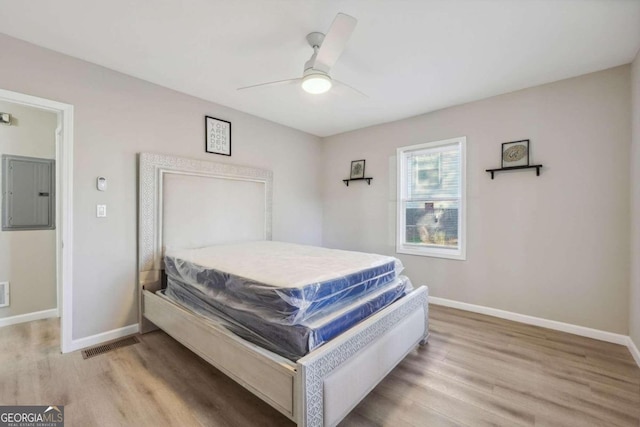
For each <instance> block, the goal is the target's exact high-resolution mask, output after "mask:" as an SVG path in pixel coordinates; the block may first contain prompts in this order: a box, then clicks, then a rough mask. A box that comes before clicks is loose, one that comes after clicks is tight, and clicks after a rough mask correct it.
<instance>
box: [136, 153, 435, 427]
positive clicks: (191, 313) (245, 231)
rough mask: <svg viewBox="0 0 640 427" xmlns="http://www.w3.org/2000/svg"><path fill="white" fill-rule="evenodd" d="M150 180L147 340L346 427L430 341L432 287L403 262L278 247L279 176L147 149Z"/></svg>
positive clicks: (290, 409)
mask: <svg viewBox="0 0 640 427" xmlns="http://www.w3.org/2000/svg"><path fill="white" fill-rule="evenodd" d="M139 175H140V176H139V183H140V188H139V198H140V202H139V244H138V247H139V285H140V299H139V301H140V328H141V332H143V333H144V332H148V331H151V330H154V329H156V328H160V329H162V330H164V331H165V332H166V333H168V334H169V335H171V336H172V337H174V338H175V339H176V340H178V341H179V342H181V343H182V344H183V345H185V346H186V347H188V348H189V349H191V350H192V351H194V352H195V353H196V354H198V355H199V356H201V357H202V358H204V359H205V360H207V361H208V362H209V363H211V364H212V365H214V366H215V367H217V368H218V369H220V370H221V371H222V372H224V373H226V374H227V375H229V376H230V377H231V378H233V379H234V380H235V381H237V382H238V383H239V384H241V385H243V386H244V387H245V388H247V389H248V390H249V391H251V392H252V393H254V394H255V395H257V396H258V397H260V398H261V399H263V400H264V401H265V402H267V403H268V404H270V405H271V406H272V407H274V408H275V409H277V410H278V411H280V412H281V413H283V414H284V415H285V416H287V417H288V418H290V419H291V420H293V421H294V422H296V423H297V424H298V425H299V426H330V425H336V424H337V423H338V422H340V420H342V418H344V416H346V415H347V414H348V413H349V412H350V411H351V409H353V407H355V406H356V405H357V404H358V403H359V402H360V400H362V399H363V398H364V397H365V396H366V395H367V393H368V392H369V391H370V390H371V389H372V388H373V387H375V385H376V384H377V383H378V382H379V381H380V380H381V379H382V378H384V376H385V375H386V374H387V373H388V372H389V371H390V370H391V369H393V368H394V367H395V366H396V364H397V363H399V362H400V361H401V360H402V359H403V358H404V356H406V354H408V353H409V352H410V351H412V350H413V349H414V348H415V347H416V346H417V345H418V344H425V343H426V340H427V338H428V305H427V298H428V297H427V289H426V288H425V287H418V288H417V289H415V290H413V291H411V284H410V282H409V281H408V279H406V278H403V276H401V275H400V274H399V268H401V267H400V266H398V264H397V261H396V260H395V259H393V258H391V257H383V256H373V255H370V254H357V253H347V252H338V253H337V255H336V252H332V254H333V255H334V257H333V258H332V255H330V253H329V252H325V251H326V250H325V249H322V248H312V247H306V246H305V247H301V246H295V245H291V244H285V243H279V242H271V216H272V201H271V199H272V191H273V189H272V187H273V177H272V174H271V172H270V171H266V170H261V169H255V168H250V167H241V166H234V165H229V164H220V163H214V162H205V161H198V160H192V159H183V158H177V157H172V156H165V155H160V154H152V153H142V154H140V156H139ZM203 195H206V197H204V196H203ZM194 207H197V208H194ZM221 207H224V208H223V209H221ZM248 247H251V248H252V249H251V250H252V251H253V252H251V253H254V254H257V255H254V258H252V259H251V258H250V257H248V256H247V254H248V253H249V252H250V251H248V250H247V248H248ZM180 248H199V249H180ZM237 254H242V255H243V256H237ZM270 254H272V255H270ZM273 254H276V255H273ZM287 254H289V255H291V256H293V255H294V254H298V255H302V256H303V258H308V259H309V260H314V259H315V260H316V261H317V260H321V261H322V262H320V263H313V262H310V263H309V264H308V266H307V267H304V266H303V265H302V264H304V263H303V262H299V261H295V262H292V260H293V258H289V255H287ZM270 257H271V258H273V259H269V258H270ZM356 261H357V262H359V263H360V264H359V266H358V268H355V267H353V265H354V264H353V263H354V262H356ZM357 262H356V264H357ZM238 263H240V264H241V265H240V267H239V268H240V270H238V271H242V272H243V274H242V275H239V274H238V275H235V274H234V271H236V270H234V264H238ZM293 264H295V265H298V264H300V265H298V268H297V269H296V268H294V269H290V268H289V269H287V268H286V266H291V265H293ZM363 265H364V268H362V266H363ZM313 266H319V267H313ZM235 268H238V266H237V265H236V266H235ZM314 268H315V270H314ZM165 273H166V274H165ZM221 273H223V274H227V275H226V276H224V280H221V277H222V276H221ZM230 283H231V284H232V285H229V284H230ZM223 284H226V285H223ZM223 302H224V303H223ZM248 303H251V308H250V309H248V308H247V304H248ZM274 313H275V314H274ZM372 313H373V314H372ZM238 316H240V317H238ZM243 316H244V317H243ZM238 319H240V321H239V320H238ZM246 325H250V326H251V328H246V327H245V326H246ZM253 335H257V337H254V336H253ZM260 340H262V341H260ZM282 343H288V344H287V346H285V347H286V348H284V349H283V348H282V345H281V344H282ZM258 344H259V345H258Z"/></svg>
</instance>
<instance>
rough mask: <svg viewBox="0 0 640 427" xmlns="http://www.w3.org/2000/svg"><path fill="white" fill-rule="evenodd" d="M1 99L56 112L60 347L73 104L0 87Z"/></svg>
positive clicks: (68, 347)
mask: <svg viewBox="0 0 640 427" xmlns="http://www.w3.org/2000/svg"><path fill="white" fill-rule="evenodd" d="M0 100H2V101H7V102H13V103H15V104H20V105H25V106H28V107H34V108H38V109H41V110H47V111H52V112H55V113H56V114H57V115H58V127H57V129H56V276H57V277H56V283H57V291H58V314H59V315H60V348H61V350H62V352H63V353H68V352H70V351H73V350H75V348H74V345H73V338H72V334H73V322H72V316H73V304H72V303H73V286H72V285H73V269H72V267H73V105H71V104H65V103H62V102H57V101H51V100H49V99H44V98H39V97H36V96H31V95H25V94H22V93H18V92H11V91H8V90H3V89H0Z"/></svg>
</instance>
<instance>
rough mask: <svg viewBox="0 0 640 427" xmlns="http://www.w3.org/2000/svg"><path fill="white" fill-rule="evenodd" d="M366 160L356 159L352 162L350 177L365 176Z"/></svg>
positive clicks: (360, 177) (359, 177)
mask: <svg viewBox="0 0 640 427" xmlns="http://www.w3.org/2000/svg"><path fill="white" fill-rule="evenodd" d="M364 162H365V161H364V160H354V161H352V162H351V174H350V175H349V179H362V178H364Z"/></svg>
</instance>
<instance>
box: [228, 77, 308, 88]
mask: <svg viewBox="0 0 640 427" xmlns="http://www.w3.org/2000/svg"><path fill="white" fill-rule="evenodd" d="M301 81H302V79H301V78H296V79H287V80H277V81H275V82H267V83H259V84H257V85H251V86H244V87H239V88H238V89H236V90H245V89H253V88H256V87H261V86H281V85H286V84H295V83H300V82H301Z"/></svg>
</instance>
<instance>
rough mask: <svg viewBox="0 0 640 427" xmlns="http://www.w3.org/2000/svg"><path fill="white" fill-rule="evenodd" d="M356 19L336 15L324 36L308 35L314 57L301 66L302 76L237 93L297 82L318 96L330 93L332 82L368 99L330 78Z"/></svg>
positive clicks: (243, 88) (320, 34) (318, 34)
mask: <svg viewBox="0 0 640 427" xmlns="http://www.w3.org/2000/svg"><path fill="white" fill-rule="evenodd" d="M357 22H358V21H357V20H356V18H354V17H353V16H349V15H346V14H344V13H338V14H337V15H336V17H335V19H334V20H333V23H332V24H331V28H329V32H328V33H327V34H322V33H319V32H313V33H309V34H307V42H309V45H310V46H311V47H312V48H313V55H311V58H309V60H308V61H307V62H306V63H305V64H304V72H303V73H302V77H299V78H294V79H286V80H277V81H274V82H268V83H260V84H256V85H251V86H245V87H241V88H238V90H245V89H253V88H256V87H261V86H278V85H285V84H298V83H300V84H301V86H302V89H304V90H305V91H306V92H308V93H312V94H321V93H325V92H327V91H329V90H330V89H331V87H332V86H333V84H334V83H336V84H338V85H340V86H344V87H346V88H349V89H351V90H353V91H354V92H356V93H358V94H360V95H363V96H367V95H365V94H364V93H362V92H360V91H359V90H357V89H355V88H353V87H351V86H349V85H348V84H346V83H342V82H340V81H338V80H335V79H332V78H331V76H330V75H329V70H331V67H333V65H334V64H335V63H336V61H337V60H338V58H339V57H340V55H341V54H342V51H343V50H344V48H345V47H346V45H347V41H348V40H349V37H351V33H353V30H354V29H355V27H356V24H357Z"/></svg>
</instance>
